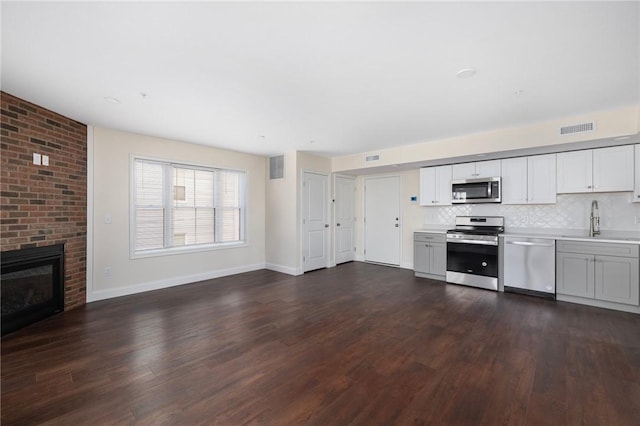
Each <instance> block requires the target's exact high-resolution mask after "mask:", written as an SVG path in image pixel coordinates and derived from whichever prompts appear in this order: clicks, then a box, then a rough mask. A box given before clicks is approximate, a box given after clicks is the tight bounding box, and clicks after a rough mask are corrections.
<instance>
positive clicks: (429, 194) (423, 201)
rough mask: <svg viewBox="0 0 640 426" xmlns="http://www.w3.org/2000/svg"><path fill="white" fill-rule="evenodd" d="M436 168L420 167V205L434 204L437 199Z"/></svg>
mask: <svg viewBox="0 0 640 426" xmlns="http://www.w3.org/2000/svg"><path fill="white" fill-rule="evenodd" d="M435 169H436V168H435V167H423V168H421V169H420V205H421V206H432V205H433V204H434V202H435V200H436V170H435Z"/></svg>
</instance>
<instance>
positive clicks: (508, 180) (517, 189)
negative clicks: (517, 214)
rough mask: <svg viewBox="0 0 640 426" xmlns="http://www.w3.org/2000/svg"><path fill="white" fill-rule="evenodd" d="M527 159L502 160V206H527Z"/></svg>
mask: <svg viewBox="0 0 640 426" xmlns="http://www.w3.org/2000/svg"><path fill="white" fill-rule="evenodd" d="M527 179H528V177H527V157H517V158H508V159H506V160H502V204H527Z"/></svg>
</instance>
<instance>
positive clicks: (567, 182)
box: [557, 145, 634, 194]
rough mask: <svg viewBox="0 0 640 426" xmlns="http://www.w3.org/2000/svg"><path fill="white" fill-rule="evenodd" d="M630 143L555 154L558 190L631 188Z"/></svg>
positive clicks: (631, 189) (588, 190) (631, 155)
mask: <svg viewBox="0 0 640 426" xmlns="http://www.w3.org/2000/svg"><path fill="white" fill-rule="evenodd" d="M633 175H634V173H633V146H632V145H623V146H614V147H611V148H598V149H590V150H584V151H574V152H563V153H559V154H558V163H557V178H558V183H557V189H558V193H559V194H562V193H576V192H614V191H633Z"/></svg>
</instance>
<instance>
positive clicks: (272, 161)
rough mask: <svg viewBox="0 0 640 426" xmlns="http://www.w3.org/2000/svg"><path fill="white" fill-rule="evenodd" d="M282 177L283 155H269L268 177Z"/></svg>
mask: <svg viewBox="0 0 640 426" xmlns="http://www.w3.org/2000/svg"><path fill="white" fill-rule="evenodd" d="M282 178H284V155H278V156H275V157H269V179H282Z"/></svg>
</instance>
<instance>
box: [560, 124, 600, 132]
mask: <svg viewBox="0 0 640 426" xmlns="http://www.w3.org/2000/svg"><path fill="white" fill-rule="evenodd" d="M595 127H596V125H595V123H594V122H591V123H582V124H574V125H572V126H564V127H560V135H570V134H572V133H584V132H593V131H594V130H595Z"/></svg>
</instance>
